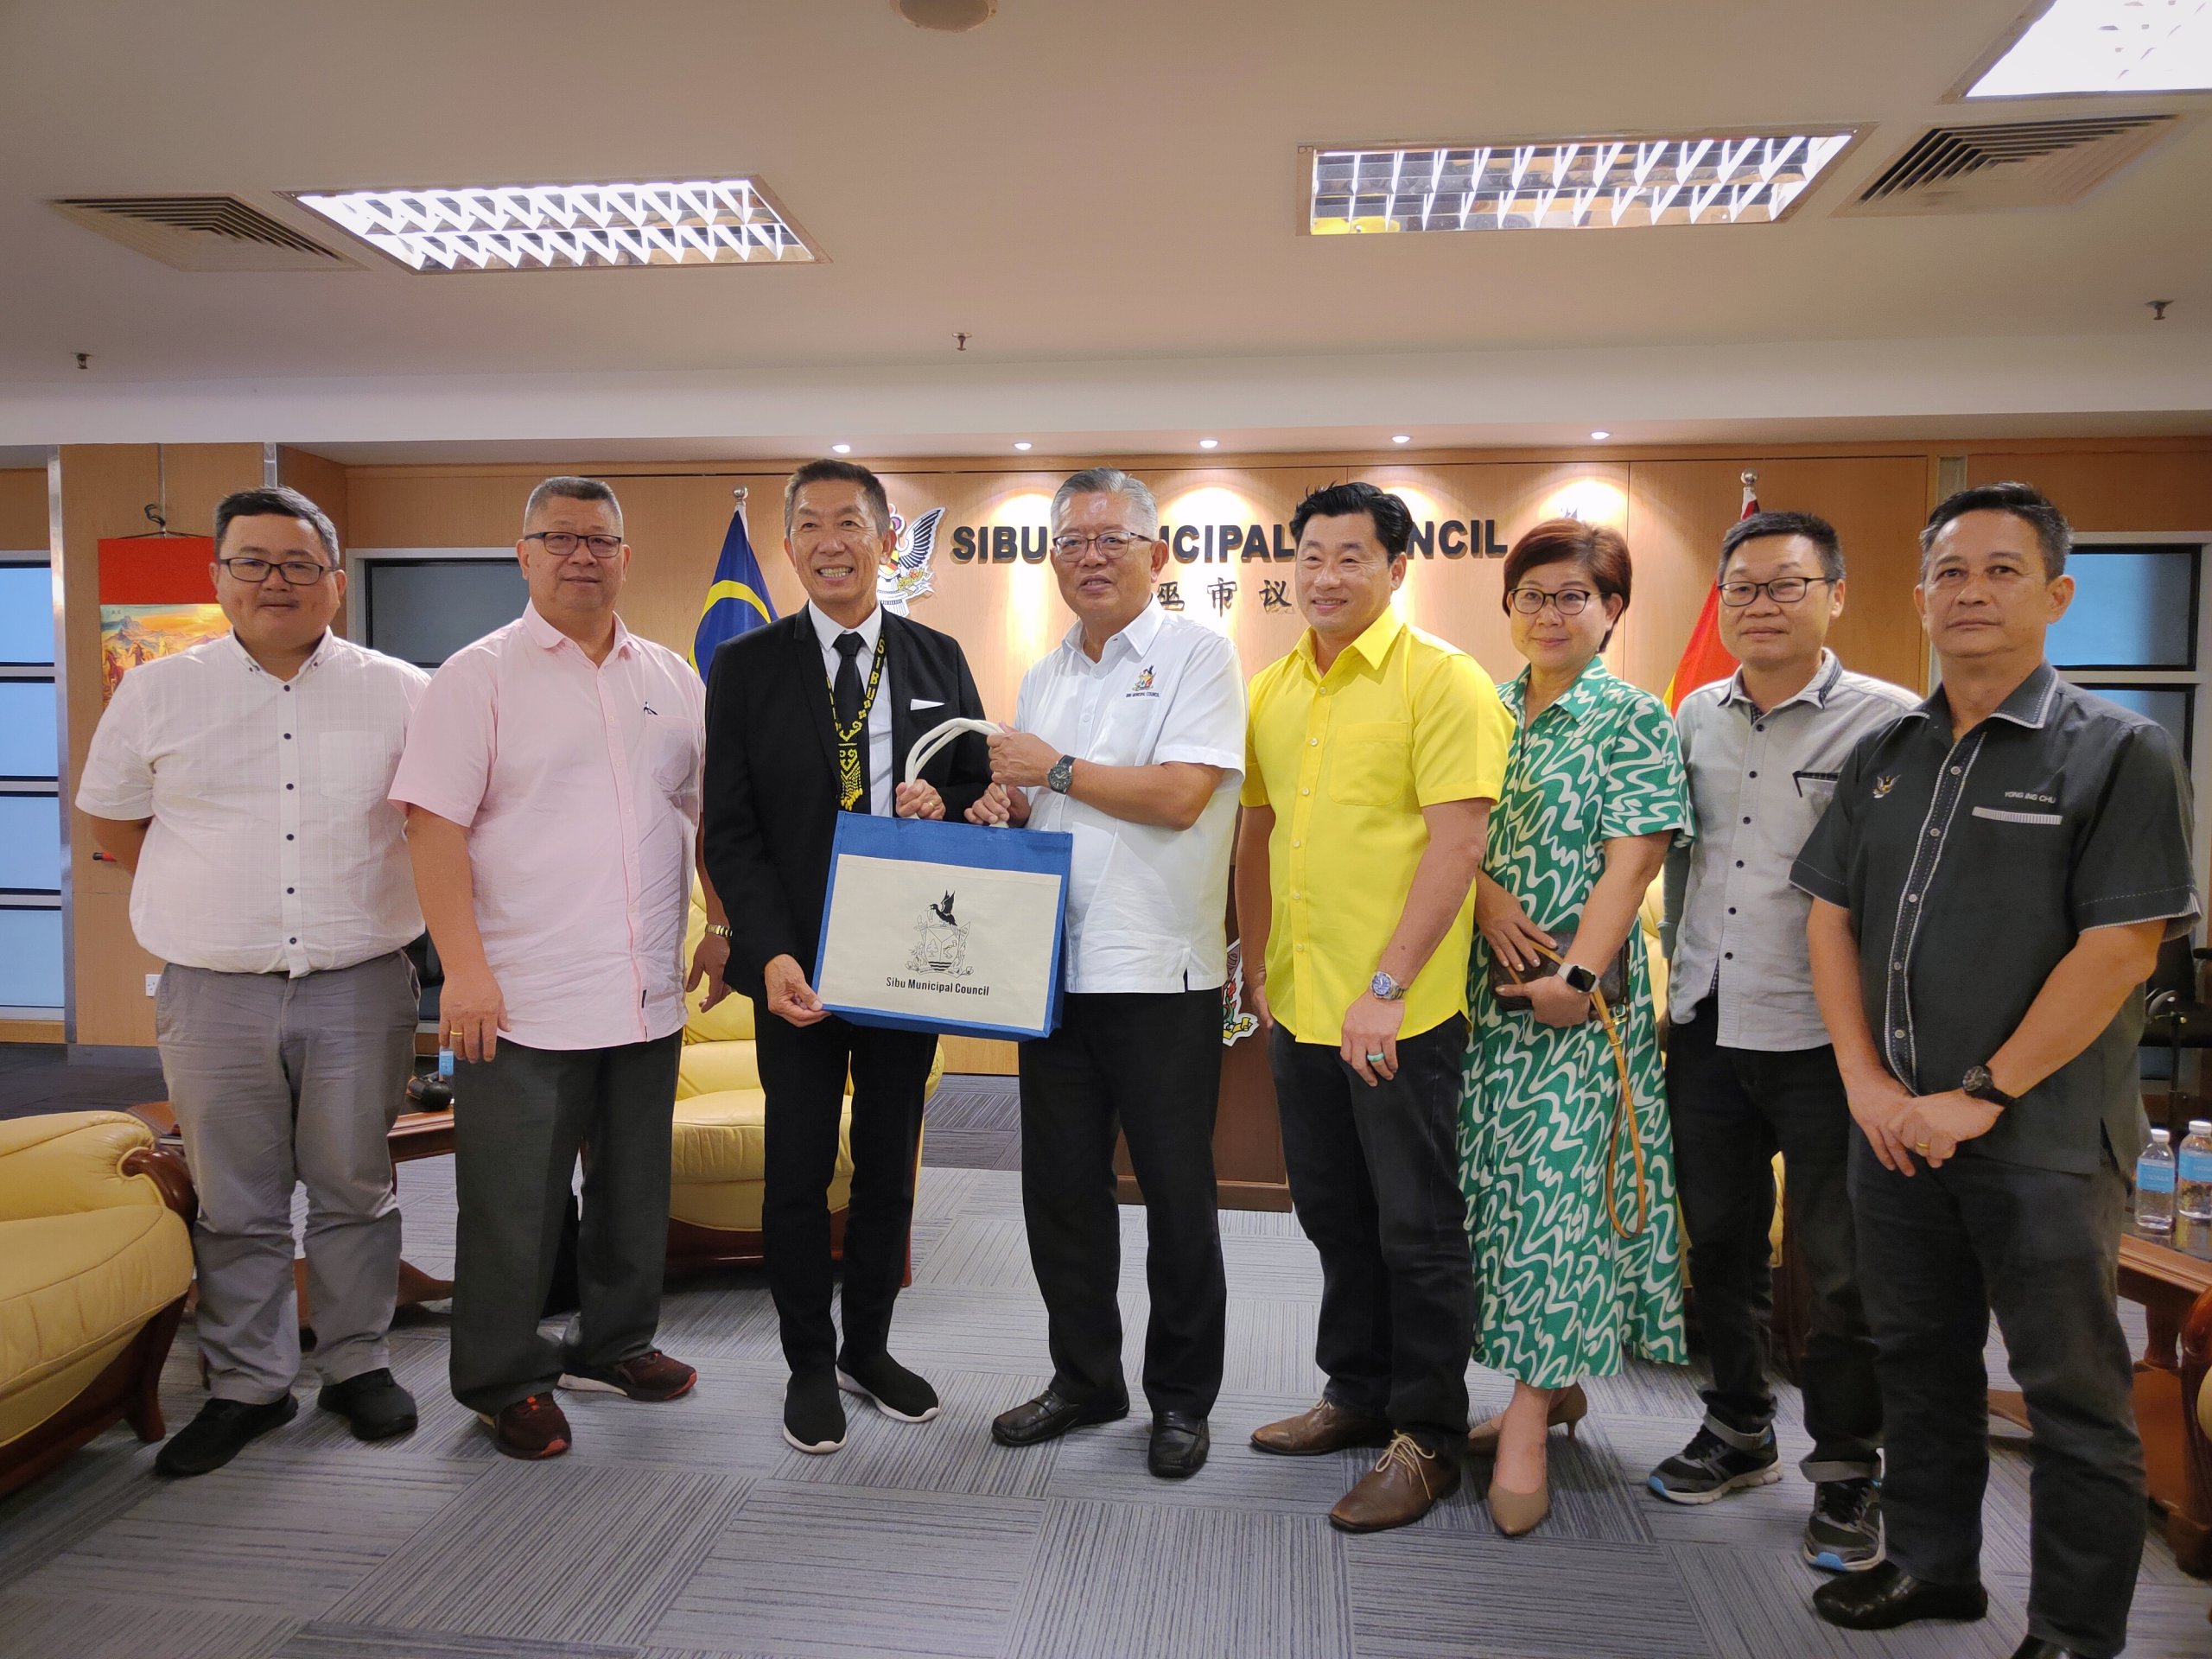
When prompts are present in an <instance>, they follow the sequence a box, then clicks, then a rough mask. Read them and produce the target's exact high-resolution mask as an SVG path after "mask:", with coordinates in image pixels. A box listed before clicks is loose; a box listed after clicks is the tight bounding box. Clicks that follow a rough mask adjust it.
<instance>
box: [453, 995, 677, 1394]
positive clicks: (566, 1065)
mask: <svg viewBox="0 0 2212 1659" xmlns="http://www.w3.org/2000/svg"><path fill="white" fill-rule="evenodd" d="M682 1045H683V1033H681V1032H671V1033H669V1034H668V1035H667V1036H665V1037H662V1038H658V1039H655V1040H654V1041H652V1042H649V1043H626V1044H624V1045H622V1046H620V1047H616V1048H575V1049H559V1048H526V1047H524V1046H523V1045H522V1044H520V1043H517V1042H512V1041H509V1040H508V1039H505V1038H504V1037H503V1038H501V1039H499V1051H498V1052H497V1053H495V1054H494V1055H493V1057H492V1058H491V1059H489V1060H486V1061H485V1062H483V1063H482V1064H480V1065H468V1064H467V1063H463V1064H461V1065H460V1066H458V1067H457V1068H456V1071H455V1075H454V1114H453V1128H454V1136H453V1151H454V1187H455V1189H456V1192H457V1196H458V1198H459V1199H460V1217H459V1220H458V1224H457V1228H456V1230H455V1234H454V1289H453V1353H452V1370H451V1375H452V1380H453V1392H454V1398H455V1399H456V1400H458V1401H460V1402H461V1404H463V1405H464V1406H467V1408H469V1409H470V1410H472V1411H478V1412H482V1413H485V1414H487V1415H488V1414H492V1413H495V1412H498V1411H499V1410H501V1409H503V1408H505V1407H508V1406H511V1405H512V1404H514V1403H515V1402H516V1401H518V1400H525V1399H528V1398H529V1397H530V1396H531V1395H533V1394H543V1393H546V1392H548V1391H550V1389H552V1388H553V1387H554V1386H555V1385H556V1383H559V1382H560V1380H561V1373H562V1372H563V1370H569V1369H573V1368H574V1367H575V1366H576V1365H579V1364H582V1365H588V1366H593V1367H602V1366H607V1365H614V1364H619V1363H620V1362H622V1361H623V1360H626V1359H635V1358H637V1357H638V1356H639V1355H640V1354H644V1353H647V1352H650V1351H652V1345H653V1332H654V1331H655V1330H656V1329H657V1328H658V1326H659V1325H660V1288H661V1274H662V1273H663V1271H664V1269H665V1268H666V1267H667V1263H668V1187H669V1141H670V1137H671V1133H672V1128H673V1124H674V1121H675V1117H676V1065H677V1058H679V1056H680V1054H681V1052H682ZM579 1150H581V1151H582V1153H583V1155H584V1190H583V1204H582V1213H581V1215H580V1217H579V1221H578V1227H577V1234H576V1289H577V1293H578V1300H579V1302H580V1306H579V1307H578V1310H577V1313H576V1315H575V1318H574V1319H571V1320H570V1321H569V1329H568V1332H567V1334H566V1336H565V1337H564V1338H563V1340H562V1341H560V1342H558V1343H555V1342H550V1341H548V1340H547V1339H546V1338H544V1337H543V1335H541V1334H540V1333H539V1332H538V1329H537V1322H538V1314H539V1313H541V1312H542V1311H543V1308H544V1306H545V1297H546V1293H547V1292H548V1291H549V1290H550V1288H551V1287H552V1283H553V1260H554V1256H555V1255H556V1253H557V1252H558V1250H559V1249H560V1244H561V1226H562V1223H563V1221H564V1220H565V1219H566V1218H567V1216H568V1211H569V1182H570V1179H571V1178H572V1177H573V1175H574V1174H575V1167H576V1154H577V1152H578V1151H579Z"/></svg>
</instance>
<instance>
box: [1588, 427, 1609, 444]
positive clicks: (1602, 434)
mask: <svg viewBox="0 0 2212 1659" xmlns="http://www.w3.org/2000/svg"><path fill="white" fill-rule="evenodd" d="M1591 436H1592V438H1593V439H1595V440H1596V441H1597V442H1599V443H1603V442H1605V440H1606V439H1607V438H1610V437H1611V436H1612V434H1611V433H1610V432H1608V431H1606V430H1605V428H1604V427H1602V426H1601V427H1599V428H1598V429H1597V430H1595V431H1594V432H1592V433H1591Z"/></svg>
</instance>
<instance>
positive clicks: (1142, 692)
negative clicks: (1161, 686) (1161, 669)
mask: <svg viewBox="0 0 2212 1659" xmlns="http://www.w3.org/2000/svg"><path fill="white" fill-rule="evenodd" d="M1122 695H1123V696H1131V697H1156V696H1159V695H1160V693H1159V692H1157V691H1155V690H1153V689H1152V669H1151V667H1150V666H1149V665H1147V666H1146V667H1145V668H1144V669H1142V670H1141V671H1139V672H1138V674H1137V683H1135V685H1133V686H1131V687H1130V688H1129V689H1128V691H1126V692H1124V693H1123V694H1122Z"/></svg>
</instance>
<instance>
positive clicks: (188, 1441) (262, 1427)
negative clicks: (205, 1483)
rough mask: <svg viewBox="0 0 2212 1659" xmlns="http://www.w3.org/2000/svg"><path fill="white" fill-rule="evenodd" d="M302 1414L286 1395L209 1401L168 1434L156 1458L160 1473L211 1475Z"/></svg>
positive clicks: (156, 1470)
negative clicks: (258, 1400)
mask: <svg viewBox="0 0 2212 1659" xmlns="http://www.w3.org/2000/svg"><path fill="white" fill-rule="evenodd" d="M299 1414H300V1402H298V1401H297V1400H295V1399H294V1398H293V1397H292V1396H291V1395H289V1394H285V1395H280V1396H278V1397H277V1399H274V1400H271V1401H270V1402H269V1403H268V1404H267V1405H265V1406H256V1405H250V1404H248V1403H247V1402H245V1401H244V1400H210V1401H209V1402H207V1404H206V1405H204V1406H202V1407H200V1414H199V1415H198V1416H197V1417H194V1419H193V1420H192V1421H190V1422H188V1423H187V1424H186V1425H185V1426H184V1427H182V1428H180V1429H179V1430H177V1432H176V1433H174V1434H172V1435H170V1436H169V1438H168V1442H167V1444H165V1445H164V1446H162V1449H161V1451H160V1452H157V1453H156V1455H155V1458H154V1472H155V1473H156V1474H157V1475H169V1476H184V1475H205V1474H211V1473H213V1471H216V1470H218V1469H219V1468H221V1467H222V1466H223V1465H225V1464H226V1463H228V1462H229V1461H230V1460H231V1459H232V1458H235V1457H236V1456H238V1453H239V1452H243V1451H245V1449H246V1447H247V1446H249V1445H251V1443H252V1442H253V1441H254V1440H257V1439H258V1438H259V1437H260V1436H262V1435H264V1434H266V1433H268V1432H269V1431H270V1429H272V1428H282V1427H283V1426H284V1425H285V1424H286V1423H289V1422H290V1421H292V1419H293V1418H295V1417H296V1416H298V1415H299Z"/></svg>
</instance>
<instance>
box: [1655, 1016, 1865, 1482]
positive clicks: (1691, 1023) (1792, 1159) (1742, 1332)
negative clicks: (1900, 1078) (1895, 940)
mask: <svg viewBox="0 0 2212 1659" xmlns="http://www.w3.org/2000/svg"><path fill="white" fill-rule="evenodd" d="M1719 1027H1720V1015H1719V1011H1718V1010H1717V1009H1716V1008H1715V1007H1714V1006H1713V999H1712V998H1711V997H1707V999H1706V1001H1705V1003H1704V1005H1703V1006H1702V1007H1700V1008H1699V1009H1698V1010H1697V1012H1696V1013H1695V1014H1694V1015H1693V1016H1692V1017H1691V1018H1690V1019H1689V1020H1685V1021H1683V1022H1682V1023H1681V1024H1679V1025H1677V1026H1675V1028H1674V1031H1673V1034H1672V1035H1671V1036H1669V1039H1667V1106H1668V1112H1669V1117H1670V1120H1671V1122H1672V1123H1673V1126H1674V1131H1675V1179H1676V1180H1677V1181H1678V1182H1679V1183H1680V1185H1681V1195H1682V1218H1683V1222H1684V1224H1685V1227H1686V1230H1687V1231H1688V1235H1689V1255H1690V1282H1691V1283H1692V1284H1694V1285H1695V1286H1696V1287H1697V1312H1698V1322H1699V1324H1700V1325H1702V1326H1703V1327H1704V1330H1705V1338H1706V1343H1707V1347H1708V1349H1709V1350H1710V1351H1711V1353H1712V1357H1713V1386H1712V1387H1711V1388H1709V1389H1707V1390H1706V1391H1705V1405H1706V1412H1707V1421H1708V1423H1709V1424H1710V1425H1711V1426H1712V1427H1713V1430H1714V1432H1715V1433H1719V1434H1720V1435H1721V1437H1722V1438H1723V1439H1738V1440H1744V1439H1748V1440H1760V1439H1763V1438H1764V1436H1765V1434H1766V1432H1767V1430H1768V1428H1769V1427H1770V1426H1771V1425H1772V1423H1773V1421H1774V1390H1773V1389H1771V1388H1770V1387H1769V1386H1768V1383H1767V1364H1768V1361H1769V1360H1770V1358H1771V1357H1772V1354H1771V1349H1772V1338H1771V1336H1770V1324H1769V1321H1770V1318H1771V1316H1772V1314H1773V1312H1774V1285H1773V1274H1772V1272H1771V1269H1770V1266H1769V1261H1770V1255H1771V1246H1770V1236H1771V1231H1772V1228H1773V1225H1774V1154H1776V1153H1777V1152H1779V1153H1781V1154H1782V1157H1783V1164H1784V1165H1785V1166H1786V1174H1787V1177H1788V1179H1787V1181H1786V1183H1785V1187H1784V1197H1785V1199H1786V1201H1787V1202H1788V1204H1789V1225H1790V1236H1791V1237H1792V1239H1793V1240H1794V1241H1795V1243H1796V1247H1797V1252H1798V1254H1799V1255H1800V1256H1801V1257H1802V1259H1803V1261H1804V1263H1805V1276H1806V1278H1807V1279H1808V1281H1810V1283H1811V1286H1812V1293H1813V1305H1812V1307H1811V1309H1810V1310H1809V1312H1810V1318H1809V1319H1808V1321H1807V1331H1806V1335H1805V1366H1804V1384H1805V1427H1806V1429H1807V1430H1808V1432H1809V1433H1811V1435H1812V1437H1813V1451H1812V1455H1811V1456H1810V1457H1808V1458H1807V1459H1805V1460H1804V1462H1803V1464H1802V1465H1800V1466H1801V1467H1802V1469H1803V1471H1804V1473H1805V1478H1806V1479H1808V1480H1814V1481H1820V1480H1857V1479H1862V1478H1871V1477H1872V1476H1875V1475H1878V1474H1879V1473H1880V1472H1881V1452H1880V1446H1881V1440H1882V1392H1881V1388H1880V1385H1879V1384H1878V1383H1877V1382H1876V1380H1875V1376H1874V1339H1873V1338H1872V1337H1871V1336H1869V1335H1868V1334H1867V1331H1866V1309H1865V1308H1864V1307H1863V1306H1861V1305H1860V1302H1859V1257H1858V1244H1857V1240H1856V1236H1855V1231H1854V1229H1853V1225H1852V1220H1851V1192H1850V1185H1849V1181H1848V1171H1849V1168H1850V1157H1851V1143H1852V1142H1853V1141H1855V1140H1857V1139H1859V1130H1858V1128H1856V1127H1855V1126H1854V1125H1853V1122H1852V1121H1851V1106H1850V1103H1849V1101H1848V1100H1847V1097H1846V1096H1845V1094H1844V1089H1843V1077H1842V1075H1841V1074H1840V1072H1838V1071H1837V1070H1836V1065H1835V1051H1834V1049H1832V1048H1829V1047H1827V1046H1825V1045H1824V1046H1821V1047H1819V1048H1801V1049H1791V1050H1787V1051H1782V1052H1767V1051H1764V1050H1759V1049H1750V1048H1724V1047H1721V1046H1719V1042H1718V1040H1717V1039H1718V1037H1719Z"/></svg>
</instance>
